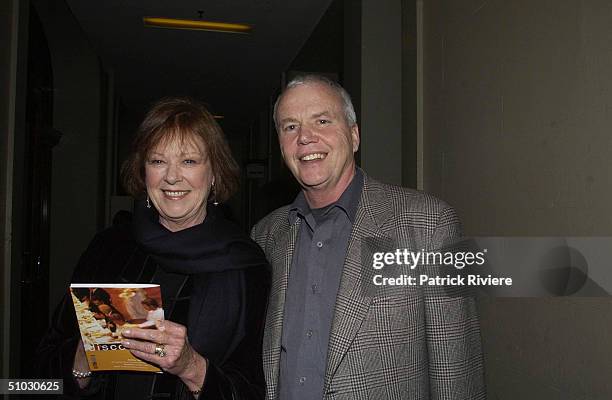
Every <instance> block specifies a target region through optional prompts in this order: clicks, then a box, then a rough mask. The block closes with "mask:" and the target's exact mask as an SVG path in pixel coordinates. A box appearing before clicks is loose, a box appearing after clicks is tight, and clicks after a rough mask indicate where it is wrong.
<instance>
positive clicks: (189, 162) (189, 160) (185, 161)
mask: <svg viewBox="0 0 612 400" xmlns="http://www.w3.org/2000/svg"><path fill="white" fill-rule="evenodd" d="M183 162H184V163H185V164H196V163H197V161H196V160H191V159H188V160H184V161H183Z"/></svg>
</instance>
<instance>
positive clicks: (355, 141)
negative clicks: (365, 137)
mask: <svg viewBox="0 0 612 400" xmlns="http://www.w3.org/2000/svg"><path fill="white" fill-rule="evenodd" d="M351 139H353V153H356V152H357V150H359V140H360V139H359V127H358V126H357V124H353V126H351Z"/></svg>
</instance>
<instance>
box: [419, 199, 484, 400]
mask: <svg viewBox="0 0 612 400" xmlns="http://www.w3.org/2000/svg"><path fill="white" fill-rule="evenodd" d="M460 237H461V224H460V222H459V218H458V217H457V215H456V213H455V211H454V210H453V209H452V208H451V207H448V206H446V207H445V208H443V209H442V211H441V212H440V215H439V217H438V220H437V223H436V226H435V229H434V231H433V234H432V236H431V246H432V249H433V250H442V249H444V247H445V246H448V245H451V244H452V243H456V242H457V241H458V239H459V238H460ZM447 268H448V267H447ZM451 268H452V267H451ZM438 271H441V269H438ZM444 275H446V274H444ZM444 275H442V276H444ZM464 289H465V288H464V287H459V288H457V287H455V288H452V290H451V291H448V290H445V289H441V288H440V287H433V288H426V289H424V292H425V318H426V337H427V347H428V354H429V384H430V397H431V399H435V400H451V399H452V400H455V399H456V400H459V399H461V400H468V399H485V398H486V390H485V383H484V368H483V354H482V344H481V337H480V324H479V322H478V314H477V310H476V301H475V298H474V296H473V293H472V292H471V291H468V290H464Z"/></svg>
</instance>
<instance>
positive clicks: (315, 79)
mask: <svg viewBox="0 0 612 400" xmlns="http://www.w3.org/2000/svg"><path fill="white" fill-rule="evenodd" d="M309 83H319V84H322V85H327V86H329V87H330V89H332V90H333V91H335V92H336V93H337V94H338V95H339V96H340V98H341V99H342V109H343V111H344V118H346V122H347V123H348V124H349V126H353V125H355V124H357V115H356V114H355V108H354V107H353V102H352V101H351V96H350V95H349V94H348V92H347V91H346V90H345V89H344V88H343V87H342V86H340V84H339V83H338V82H335V81H333V80H331V79H329V78H328V77H326V76H323V75H316V74H309V75H299V76H296V77H295V78H293V79H291V81H289V83H288V84H287V86H285V88H284V89H283V91H282V92H281V94H280V95H278V98H277V99H276V102H275V103H274V112H273V114H272V118H273V119H274V125H276V130H277V131H278V120H277V117H278V115H277V111H278V104H279V103H280V100H281V98H282V97H283V95H284V94H285V92H286V91H287V90H289V89H291V88H294V87H296V86H299V85H307V84H309Z"/></svg>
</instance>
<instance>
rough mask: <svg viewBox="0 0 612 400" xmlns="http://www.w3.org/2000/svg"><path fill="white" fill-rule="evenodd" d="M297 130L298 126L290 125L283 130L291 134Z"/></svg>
mask: <svg viewBox="0 0 612 400" xmlns="http://www.w3.org/2000/svg"><path fill="white" fill-rule="evenodd" d="M296 128H297V125H296V124H289V125H285V128H284V129H283V130H284V131H285V132H291V131H294V130H295V129H296Z"/></svg>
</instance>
